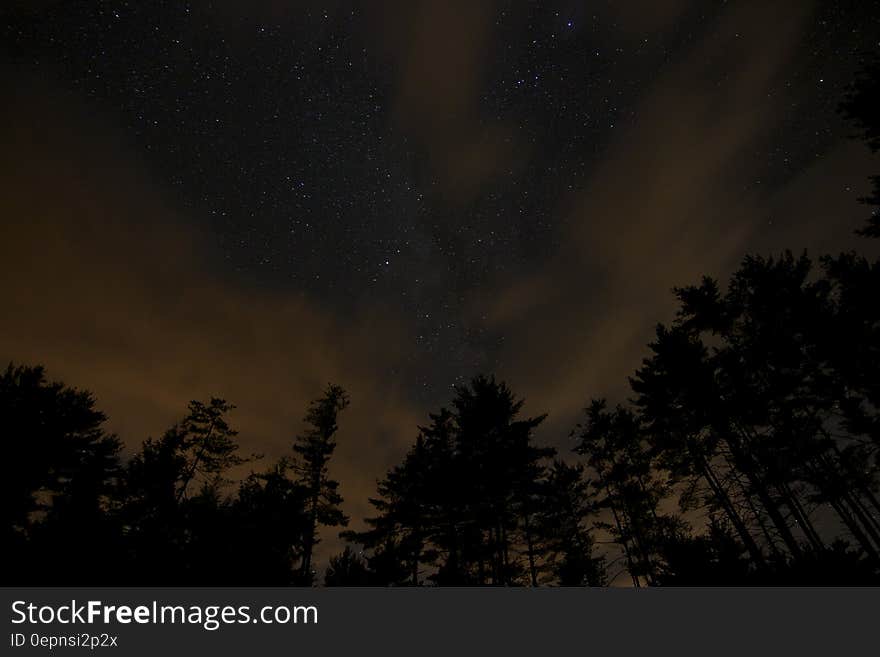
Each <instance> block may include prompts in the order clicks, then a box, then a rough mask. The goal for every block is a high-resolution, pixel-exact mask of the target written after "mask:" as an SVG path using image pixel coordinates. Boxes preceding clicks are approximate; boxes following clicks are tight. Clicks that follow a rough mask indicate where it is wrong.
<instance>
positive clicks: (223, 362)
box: [0, 82, 422, 549]
mask: <svg viewBox="0 0 880 657" xmlns="http://www.w3.org/2000/svg"><path fill="white" fill-rule="evenodd" d="M16 88H17V89H18V91H17V92H16V94H15V96H14V97H12V98H11V99H10V102H8V103H7V105H6V107H5V108H4V110H3V117H2V118H3V123H2V129H0V138H2V142H3V144H4V145H5V146H4V148H5V155H6V157H5V158H4V164H3V165H2V170H0V173H2V179H3V188H2V194H0V214H2V216H3V217H4V222H3V224H2V228H0V262H2V263H3V264H2V267H3V271H4V275H3V276H2V277H0V298H2V299H3V316H4V320H3V322H0V360H2V361H4V362H8V361H9V360H14V361H16V362H25V363H30V364H35V363H42V364H44V365H46V367H47V369H48V373H49V375H50V377H52V378H56V379H61V380H64V381H65V382H67V383H68V384H70V385H75V386H79V387H83V388H87V389H90V390H92V391H93V392H94V393H95V395H96V397H97V399H98V403H99V407H100V408H101V409H102V410H104V411H105V412H106V413H107V414H108V415H109V418H110V419H109V428H110V429H111V430H114V431H116V432H118V433H119V434H120V437H121V438H122V439H123V440H124V441H125V443H126V445H127V448H128V449H130V450H131V449H135V448H136V447H137V446H138V445H139V443H140V441H141V440H143V439H145V438H146V437H147V436H149V435H153V436H155V435H158V434H160V433H161V432H162V431H163V430H164V429H165V428H167V427H168V426H170V424H171V423H173V422H174V421H176V420H177V419H178V418H180V417H181V416H182V415H183V414H184V413H185V411H186V404H187V402H188V401H189V400H190V399H205V398H207V397H209V396H211V395H217V396H222V397H224V398H226V399H228V400H229V401H231V402H233V403H234V404H236V405H237V407H238V408H237V409H236V410H235V411H234V412H233V414H232V424H233V425H234V426H235V427H236V428H238V429H239V431H240V442H241V445H242V448H243V450H244V451H245V452H260V453H264V454H266V456H267V459H273V458H277V457H278V456H281V455H283V454H287V453H289V450H290V443H291V441H292V439H293V437H294V435H295V433H296V432H297V431H298V430H299V429H300V428H301V427H302V424H301V419H302V416H303V415H304V413H305V409H306V405H307V403H308V401H309V400H310V399H313V398H315V397H317V396H318V395H319V394H320V393H321V392H322V389H323V388H324V386H325V385H326V384H327V383H328V382H330V381H333V382H336V383H339V384H341V385H343V386H344V387H345V388H346V389H347V390H348V391H349V393H350V395H351V398H352V404H351V406H350V408H349V409H348V410H346V411H345V413H344V416H343V417H342V418H341V421H340V426H341V431H340V435H339V441H338V442H339V447H338V451H337V455H336V457H335V459H334V462H333V466H332V470H333V475H334V476H335V477H336V478H338V479H339V480H340V481H341V482H342V487H341V492H342V493H343V495H344V496H345V498H346V504H345V509H346V511H347V512H348V513H349V514H351V515H352V517H353V519H354V520H355V521H356V522H357V523H359V522H360V520H361V518H362V517H363V516H364V515H365V514H366V513H367V511H368V508H367V496H368V495H370V494H372V493H373V492H374V490H375V479H376V477H377V476H380V475H381V473H382V472H383V471H384V470H385V468H387V467H388V465H389V464H390V463H393V462H394V461H396V460H397V459H399V458H400V456H401V455H402V453H403V451H404V450H405V448H406V446H407V445H408V444H409V443H410V442H411V441H412V439H413V438H414V436H415V431H416V425H417V424H418V423H419V422H420V421H421V420H422V417H421V416H420V414H418V413H417V412H416V410H415V409H414V408H412V407H411V406H410V405H409V404H408V403H407V402H406V401H404V392H403V391H402V390H401V389H400V387H399V386H400V382H399V381H397V380H395V379H393V378H391V377H390V376H386V375H385V373H386V372H388V371H390V370H391V368H393V367H394V366H395V363H397V362H399V360H400V359H401V358H402V354H401V353H400V352H399V351H398V350H397V349H396V347H395V346H394V345H397V344H401V342H402V340H400V339H399V335H400V331H401V330H402V329H401V325H400V323H399V322H398V320H397V319H396V317H395V313H394V312H393V309H389V308H382V307H379V306H375V307H369V308H367V307H364V308H358V309H353V310H352V311H351V312H350V313H349V314H348V315H347V316H344V317H339V316H333V315H330V314H328V313H327V312H325V311H324V310H323V309H322V308H321V307H320V306H319V305H318V304H316V303H315V302H314V301H313V300H310V299H308V298H306V297H305V296H303V295H301V294H297V293H295V292H290V293H284V292H279V291H271V292H266V291H261V290H257V289H250V288H246V287H243V286H241V285H240V284H237V283H236V282H234V281H232V280H229V279H226V278H224V277H223V276H222V275H221V274H219V273H218V269H219V267H218V261H220V260H222V254H220V253H217V252H216V251H215V250H214V248H213V246H212V239H211V236H210V235H206V234H202V233H200V232H198V231H196V230H195V229H193V228H192V225H193V222H192V221H191V220H190V218H188V217H186V216H185V215H184V214H182V213H181V212H180V210H179V209H178V208H177V207H176V206H175V203H174V201H173V200H171V199H169V198H167V197H166V196H165V195H164V193H163V192H162V191H161V189H160V186H159V185H158V184H156V183H155V182H154V181H153V180H151V177H150V175H149V174H148V172H147V169H146V167H145V166H144V164H143V163H142V162H140V161H139V158H138V157H137V156H135V155H134V154H133V152H134V151H133V149H131V148H130V147H129V145H128V144H126V143H125V141H124V140H123V139H121V138H119V137H118V135H119V134H120V132H117V131H115V130H114V129H113V127H112V126H111V125H108V120H107V119H106V118H105V117H97V116H88V115H87V113H86V110H85V108H82V107H78V106H77V104H76V103H75V101H74V100H73V99H71V98H64V99H63V101H62V99H60V98H58V97H56V96H53V95H52V94H50V93H48V92H47V91H46V90H45V89H42V88H34V87H33V86H31V87H30V88H28V85H27V84H26V83H24V82H21V83H20V84H17V85H16ZM62 107H63V108H64V110H63V112H62V111H61V110H60V108H62ZM114 135H115V136H114ZM375 336H382V340H376V337H375ZM328 534H330V535H331V536H332V535H333V534H335V531H330V532H328ZM333 543H334V542H333V541H328V543H327V546H326V547H327V549H330V548H331V547H333Z"/></svg>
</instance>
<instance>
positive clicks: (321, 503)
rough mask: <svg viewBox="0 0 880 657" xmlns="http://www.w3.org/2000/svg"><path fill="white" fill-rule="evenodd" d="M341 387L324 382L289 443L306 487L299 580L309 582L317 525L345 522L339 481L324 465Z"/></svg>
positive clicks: (341, 405) (343, 402)
mask: <svg viewBox="0 0 880 657" xmlns="http://www.w3.org/2000/svg"><path fill="white" fill-rule="evenodd" d="M348 403H349V401H348V397H347V396H346V394H345V391H344V390H343V389H342V388H341V387H339V386H337V385H332V384H331V385H328V386H327V390H326V391H325V392H324V395H323V396H322V397H320V398H318V399H316V400H314V401H313V402H312V403H311V404H310V405H309V409H308V412H307V413H306V416H305V420H304V421H305V423H306V424H307V425H308V428H307V429H306V431H305V432H303V433H301V434H299V435H298V436H297V437H296V440H295V442H294V445H293V451H294V452H295V453H296V459H295V461H294V462H293V469H294V470H295V472H296V473H297V476H298V483H299V484H300V485H301V486H302V487H303V488H304V489H305V491H306V505H307V513H308V529H307V530H306V533H305V535H304V542H303V550H302V561H301V564H300V569H299V570H300V572H299V580H298V581H299V583H300V584H306V585H307V584H311V583H312V581H313V579H314V573H313V571H312V552H313V551H314V548H315V545H317V543H318V540H319V539H318V527H319V526H321V525H324V526H329V527H333V526H337V525H342V526H345V525H347V524H348V518H347V517H346V516H345V514H344V513H343V512H342V510H341V509H340V505H341V504H342V496H341V495H339V493H338V488H339V482H337V481H335V480H333V479H331V478H330V475H329V470H328V465H329V462H330V457H331V456H333V451H334V450H335V449H336V442H335V440H334V436H335V434H336V431H337V429H338V427H337V424H336V421H337V417H338V415H339V413H340V412H341V411H342V410H344V409H345V408H346V407H347V406H348Z"/></svg>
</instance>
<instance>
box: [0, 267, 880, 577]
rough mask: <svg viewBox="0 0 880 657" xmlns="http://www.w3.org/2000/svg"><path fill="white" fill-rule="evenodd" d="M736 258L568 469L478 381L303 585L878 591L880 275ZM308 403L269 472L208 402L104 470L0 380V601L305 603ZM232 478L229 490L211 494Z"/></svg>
mask: <svg viewBox="0 0 880 657" xmlns="http://www.w3.org/2000/svg"><path fill="white" fill-rule="evenodd" d="M815 269H816V268H815V267H814V264H813V263H812V262H811V261H810V260H809V259H808V258H807V257H806V256H805V255H804V256H800V257H795V256H793V255H792V254H790V253H786V254H784V255H782V256H781V257H778V258H760V257H747V258H746V259H745V260H744V261H743V263H742V266H741V267H740V269H739V271H737V272H736V273H735V274H734V275H733V277H732V278H731V280H730V282H729V284H728V285H727V288H726V290H725V291H721V289H720V287H719V284H718V283H717V282H716V281H714V280H712V279H710V278H704V279H703V280H702V281H701V282H700V283H699V284H698V285H694V286H691V287H685V288H681V289H676V290H675V295H676V297H677V299H678V313H677V316H676V319H675V321H674V322H673V323H672V324H671V325H669V326H665V325H659V326H658V327H657V330H656V338H655V340H654V341H653V342H652V343H651V344H650V345H649V355H648V357H647V358H645V359H644V361H643V363H642V366H641V367H640V368H639V369H638V370H637V371H636V372H635V373H634V375H633V376H632V377H631V378H630V384H631V389H632V397H631V399H630V401H629V403H628V404H627V405H625V406H620V405H618V406H614V407H610V406H609V405H608V404H607V403H606V402H605V401H604V400H593V401H591V402H589V403H588V405H587V408H586V409H585V412H584V415H583V418H582V421H581V423H580V424H579V425H578V426H577V427H575V429H574V431H573V432H572V435H571V437H572V438H573V443H572V445H573V450H572V453H570V454H563V455H559V454H557V453H556V450H554V449H552V448H550V447H545V446H539V445H537V444H536V443H535V441H534V433H535V430H536V428H537V427H538V426H539V425H540V424H541V422H542V421H543V420H544V418H545V416H544V415H539V416H535V417H523V416H522V406H523V400H521V399H519V398H518V397H517V396H516V395H515V394H514V393H513V392H512V391H511V390H510V388H509V387H508V386H507V385H506V384H505V383H503V382H499V381H496V380H495V379H494V378H490V377H484V376H478V377H476V378H474V379H473V380H472V381H471V382H470V383H469V385H465V386H460V387H458V388H457V389H456V394H455V397H454V399H453V400H452V403H451V404H450V406H449V407H448V408H442V409H440V410H439V411H438V412H437V413H435V414H432V415H430V417H429V422H428V423H426V425H425V426H424V427H420V428H419V431H418V435H417V438H416V440H415V442H414V444H413V445H412V447H411V448H410V450H409V451H408V452H407V454H406V455H405V457H404V459H403V460H402V462H401V463H399V464H398V465H396V466H394V467H393V468H391V469H390V470H389V471H388V472H387V474H386V475H385V476H384V477H383V478H382V480H381V481H380V482H379V483H378V487H377V491H376V495H375V497H374V498H373V499H371V500H370V502H371V504H372V506H373V507H374V509H375V513H374V514H372V516H371V517H370V518H367V519H366V523H365V524H366V529H365V530H363V531H359V532H353V531H344V532H342V536H343V537H344V538H345V539H347V540H348V541H350V543H351V546H350V547H349V548H346V549H345V550H344V551H343V552H342V553H341V554H338V555H336V556H335V557H333V558H331V559H330V563H329V566H328V567H327V569H326V571H325V573H324V580H323V582H324V583H326V584H327V585H331V586H333V585H349V586H356V585H377V586H419V585H438V586H449V585H453V586H541V585H561V586H602V585H605V584H608V583H619V582H621V581H623V580H622V579H621V578H622V577H625V578H627V580H628V581H629V582H631V583H632V584H633V585H636V586H644V585H683V584H687V585H699V584H800V583H804V584H867V583H880V501H878V471H880V414H878V411H880V304H878V299H880V294H878V292H880V262H874V263H872V262H869V261H868V260H867V259H865V258H863V257H859V256H856V255H855V254H851V253H850V254H843V255H840V256H839V257H834V258H832V257H826V258H823V259H822V260H821V262H820V263H819V267H818V271H815ZM347 405H348V398H347V396H346V394H345V392H344V391H343V390H342V389H341V388H340V387H338V386H333V385H331V386H328V388H327V389H326V391H325V392H324V394H323V395H322V396H321V397H319V398H318V399H316V400H315V401H314V402H312V403H311V404H310V406H309V407H308V409H307V411H306V414H305V418H304V426H305V429H304V431H302V432H301V433H300V434H299V435H297V436H296V437H294V438H293V439H292V440H291V448H290V453H289V455H288V456H287V457H285V458H282V459H280V460H278V461H277V462H275V463H273V464H271V465H269V467H264V468H263V469H257V468H256V467H255V466H256V465H258V464H259V465H263V462H262V461H261V460H258V461H253V462H249V461H251V460H252V459H253V457H245V456H242V455H241V454H240V453H239V448H238V443H237V435H236V432H235V430H233V429H232V428H231V427H230V426H229V424H228V423H227V415H228V412H229V411H230V410H231V409H232V406H231V405H230V404H229V403H227V402H226V401H224V400H221V399H211V400H209V401H207V402H195V401H194V402H191V403H190V405H189V408H188V413H187V414H186V416H185V417H183V418H182V419H181V420H180V421H179V422H178V423H176V424H175V425H174V426H173V427H171V428H170V429H169V430H168V431H166V432H165V434H164V435H162V437H161V438H158V439H148V440H146V441H145V442H144V443H143V444H142V445H141V446H140V449H139V450H137V451H136V452H135V453H134V454H133V455H132V456H130V457H129V458H127V459H122V458H121V456H120V454H121V444H120V441H119V440H118V439H117V438H116V437H115V436H113V435H109V434H107V433H106V432H105V431H104V430H103V428H102V426H103V424H104V421H105V417H104V415H103V414H102V413H101V412H99V411H98V410H96V408H95V400H94V398H93V397H92V396H91V395H90V394H89V393H87V392H83V391H78V390H75V389H71V388H68V387H66V386H64V385H63V384H60V383H52V382H49V381H47V379H46V377H45V373H44V372H43V370H42V368H40V367H25V366H18V367H16V366H13V365H9V367H8V368H7V369H6V371H5V373H4V374H3V375H2V377H0V426H2V432H3V436H2V440H3V446H4V449H5V460H4V465H5V468H4V476H3V477H2V478H0V482H2V483H0V485H2V487H3V490H2V498H0V499H2V505H3V513H4V532H5V538H4V554H5V555H6V559H4V564H3V567H4V582H6V583H19V584H39V583H46V584H49V583H52V584H59V583H70V584H177V585H181V584H210V585H215V584H216V585H219V584H251V585H255V584H260V585H268V584H275V585H286V584H299V585H311V584H316V583H317V584H319V583H321V581H322V580H321V577H320V576H319V569H318V568H317V567H316V564H315V563H314V560H313V555H314V550H315V546H316V544H317V542H318V530H319V528H320V527H322V526H329V527H335V526H343V527H344V526H345V525H346V524H347V522H348V518H347V517H346V516H345V515H344V514H343V513H342V511H341V503H342V498H341V496H340V495H339V493H338V482H336V481H334V480H333V479H331V478H330V476H329V474H328V466H329V462H330V459H331V458H332V455H333V451H334V448H335V446H336V443H335V440H336V434H337V419H338V417H339V414H340V413H341V412H342V411H343V410H344V409H345V408H346V406H347ZM242 468H244V469H248V468H250V470H251V474H250V475H249V476H246V477H245V478H244V479H242V480H239V481H231V479H232V473H233V472H236V471H240V470H241V469H242Z"/></svg>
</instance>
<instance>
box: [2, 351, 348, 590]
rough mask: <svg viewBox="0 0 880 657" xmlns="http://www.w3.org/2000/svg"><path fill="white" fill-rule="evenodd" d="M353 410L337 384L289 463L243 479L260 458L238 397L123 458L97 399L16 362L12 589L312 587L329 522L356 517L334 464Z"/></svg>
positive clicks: (5, 421) (7, 481)
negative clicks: (340, 421)
mask: <svg viewBox="0 0 880 657" xmlns="http://www.w3.org/2000/svg"><path fill="white" fill-rule="evenodd" d="M347 404H348V398H347V397H346V395H345V392H344V391H343V390H342V388H340V387H338V386H333V385H331V386H328V388H327V390H326V391H325V392H324V394H323V395H322V396H321V397H320V398H319V399H316V400H315V401H314V402H312V403H311V405H310V406H309V408H308V410H307V413H306V416H305V422H304V424H305V427H306V428H305V430H304V431H303V432H302V433H300V434H299V435H297V436H296V437H295V439H293V440H292V444H291V450H290V455H289V456H288V457H286V458H282V459H280V460H278V461H277V462H275V463H274V464H272V465H271V466H270V467H269V468H267V469H265V470H262V471H252V473H251V474H250V475H249V476H247V477H246V478H244V479H243V480H241V481H238V482H232V481H230V477H229V473H230V471H231V470H233V469H235V468H236V467H237V466H242V467H246V466H245V464H246V463H248V461H251V460H254V458H255V457H243V456H241V455H240V454H239V447H238V443H237V440H236V436H237V433H236V431H235V430H233V429H232V428H231V427H230V426H229V425H228V423H227V419H226V418H227V414H228V412H229V411H230V410H231V409H232V408H233V407H232V406H231V405H230V404H229V403H227V402H226V401H224V400H222V399H216V398H215V399H211V400H209V401H207V402H198V401H193V402H191V403H190V404H189V408H188V413H187V414H186V416H185V417H184V418H182V419H181V420H180V422H178V423H176V424H175V425H174V426H173V427H171V428H170V429H169V430H168V431H166V432H165V434H164V435H162V437H161V438H159V439H152V438H151V439H148V440H146V441H145V442H144V443H143V444H142V445H141V447H140V449H139V450H138V451H137V452H136V453H135V454H134V455H133V456H132V457H131V458H129V459H127V460H125V461H123V459H122V458H121V456H120V453H121V450H122V445H121V443H120V441H119V440H118V439H117V437H116V436H114V435H110V434H108V433H106V432H105V431H104V430H103V428H102V425H103V423H104V421H105V420H106V418H105V416H104V415H103V414H102V413H101V412H100V411H98V410H96V409H95V400H94V398H93V397H92V395H91V394H89V393H88V392H85V391H79V390H75V389H71V388H68V387H66V386H64V385H63V384H61V383H55V382H49V381H47V380H46V377H45V373H44V371H43V368H42V367H25V366H19V367H15V366H13V365H11V364H10V365H9V367H8V368H7V369H6V371H5V373H4V374H3V375H2V377H0V425H2V444H3V448H4V452H5V458H4V465H5V467H4V473H3V477H0V486H2V497H0V499H2V513H3V533H4V540H3V545H4V550H3V552H4V559H3V582H4V583H5V584H7V585H8V584H23V585H40V584H47V585H48V584H72V585H100V584H109V585H117V584H126V585H132V584H141V585H163V584H164V585H200V584H201V585H219V584H229V585H244V584H248V585H286V584H298V585H310V584H312V583H313V582H314V578H315V571H314V566H313V564H312V555H313V552H314V548H315V546H316V544H317V543H318V536H317V535H318V529H319V527H320V526H321V525H328V524H329V525H345V524H346V523H347V522H348V519H347V518H346V517H345V515H344V514H343V513H342V511H341V510H340V503H341V502H342V498H341V497H340V496H339V494H338V493H337V488H338V482H336V481H334V480H332V479H331V478H330V477H329V475H328V467H327V466H328V462H329V459H330V457H331V455H332V453H333V450H334V448H335V442H334V436H335V433H336V430H337V425H336V419H337V415H338V414H339V413H340V412H341V411H342V410H343V409H344V408H345V407H346V406H347ZM230 490H231V491H232V492H230Z"/></svg>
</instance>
